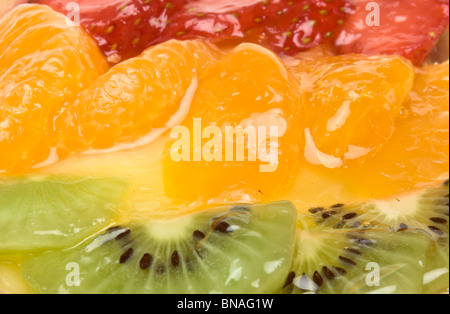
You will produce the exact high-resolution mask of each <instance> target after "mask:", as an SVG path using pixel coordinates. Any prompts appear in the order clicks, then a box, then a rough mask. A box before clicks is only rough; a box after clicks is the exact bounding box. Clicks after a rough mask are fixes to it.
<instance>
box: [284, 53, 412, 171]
mask: <svg viewBox="0 0 450 314" xmlns="http://www.w3.org/2000/svg"><path fill="white" fill-rule="evenodd" d="M291 70H292V71H293V73H294V74H295V75H296V77H297V78H298V79H299V81H300V84H301V86H302V87H303V89H304V90H305V96H306V97H305V98H306V99H307V102H306V104H307V110H306V114H307V116H306V119H305V120H306V122H307V127H306V128H305V129H304V131H303V132H304V133H305V136H306V140H305V142H306V145H305V151H304V155H305V158H306V160H307V161H308V162H309V163H311V164H314V165H323V166H325V167H327V168H340V167H343V166H345V167H347V166H348V165H349V164H351V163H355V162H356V163H362V162H364V161H365V160H367V159H368V157H372V156H374V155H375V154H376V153H377V152H378V151H379V150H380V149H381V148H382V147H383V145H385V144H386V143H387V142H388V141H389V140H390V139H391V137H392V135H393V134H394V131H395V121H396V119H397V117H398V116H399V115H400V112H401V110H402V109H403V106H404V105H405V102H406V101H407V99H408V95H409V92H410V91H411V89H412V86H413V82H414V68H413V67H412V66H411V64H410V63H409V62H408V61H407V60H406V59H403V58H399V57H382V56H381V57H366V56H361V55H349V56H339V57H325V58H314V59H313V58H309V59H304V60H302V61H300V63H299V64H298V65H296V66H294V67H291Z"/></svg>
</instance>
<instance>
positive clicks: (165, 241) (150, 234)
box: [23, 202, 297, 294]
mask: <svg viewBox="0 0 450 314" xmlns="http://www.w3.org/2000/svg"><path fill="white" fill-rule="evenodd" d="M296 217H297V212H296V209H295V207H294V206H293V205H292V204H291V203H289V202H279V203H273V204H268V205H252V206H234V207H223V208H217V209H211V210H207V211H204V212H198V213H194V214H190V215H186V216H182V217H179V218H176V219H172V220H165V221H164V220H161V221H156V220H153V221H134V222H132V223H131V224H129V225H127V226H116V227H113V228H110V229H108V230H107V231H106V232H104V233H103V234H101V235H99V236H98V237H97V238H95V239H93V240H92V241H88V242H85V243H83V244H82V245H79V246H77V247H75V248H71V249H69V250H65V251H52V252H46V253H43V254H37V255H32V256H30V258H28V259H26V260H25V262H24V268H23V273H24V276H25V278H26V279H27V280H28V282H29V283H30V284H31V286H32V287H33V288H34V289H35V290H36V291H37V292H40V293H87V294H117V293H119V294H129V293H133V294H150V293H151V294H155V293H156V294H161V293H171V294H173V293H199V294H204V293H232V294H241V293H245V294H248V293H277V292H278V291H279V290H280V289H281V288H282V287H283V285H284V283H285V278H286V277H287V275H288V273H289V270H290V266H291V262H292V257H293V251H294V244H295V234H296ZM68 265H69V266H70V265H75V266H76V269H78V270H79V277H78V279H77V277H76V276H73V277H71V275H73V274H71V273H70V269H71V268H70V267H69V268H67V267H68ZM68 270H69V271H68ZM68 276H69V277H68ZM67 278H72V279H77V280H75V281H73V280H72V281H69V283H68V282H67Z"/></svg>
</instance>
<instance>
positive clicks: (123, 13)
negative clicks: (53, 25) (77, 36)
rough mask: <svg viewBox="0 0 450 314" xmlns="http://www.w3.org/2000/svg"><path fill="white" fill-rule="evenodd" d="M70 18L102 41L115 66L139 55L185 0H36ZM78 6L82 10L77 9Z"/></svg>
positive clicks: (103, 47) (109, 58)
mask: <svg viewBox="0 0 450 314" xmlns="http://www.w3.org/2000/svg"><path fill="white" fill-rule="evenodd" d="M33 2H36V3H41V4H46V5H49V6H51V7H52V8H53V9H55V10H57V11H59V12H61V13H63V14H65V15H68V16H73V15H79V16H78V18H79V23H80V25H81V26H83V27H84V29H85V30H86V31H87V32H89V33H90V34H91V35H92V36H93V37H94V38H95V39H96V40H97V42H98V44H99V46H100V48H101V50H102V51H103V52H104V53H105V55H106V56H107V57H108V61H110V62H111V63H114V64H115V63H118V62H120V61H123V60H126V59H128V58H131V57H135V56H137V55H139V54H140V53H141V52H142V51H143V50H145V49H146V48H148V47H149V46H150V45H151V43H152V42H153V41H154V40H155V39H156V38H157V37H158V36H159V35H160V34H161V31H162V30H163V29H164V28H165V27H166V25H167V23H168V21H169V19H170V16H171V14H172V13H173V12H176V11H177V9H179V8H180V7H181V6H182V5H183V4H184V3H185V2H186V1H185V0H153V1H152V0H150V1H149V0H114V1H111V0H77V1H75V2H74V1H73V0H33ZM74 4H76V5H77V6H78V7H74Z"/></svg>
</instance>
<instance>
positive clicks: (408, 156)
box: [337, 62, 449, 198]
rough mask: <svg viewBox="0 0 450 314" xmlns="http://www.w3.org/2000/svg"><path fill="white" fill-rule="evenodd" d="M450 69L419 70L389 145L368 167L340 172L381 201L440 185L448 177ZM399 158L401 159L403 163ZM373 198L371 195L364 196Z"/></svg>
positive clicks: (366, 164)
mask: <svg viewBox="0 0 450 314" xmlns="http://www.w3.org/2000/svg"><path fill="white" fill-rule="evenodd" d="M448 78H449V65H448V62H446V63H443V64H437V65H431V66H427V67H423V68H420V69H418V70H417V74H416V79H415V83H414V87H413V89H412V91H411V93H410V100H409V101H408V102H407V103H406V104H405V106H404V110H403V111H402V113H401V115H400V116H399V117H398V118H397V121H396V130H395V132H394V134H393V136H392V138H391V140H390V141H389V142H388V143H386V144H385V145H384V147H383V148H382V149H381V150H380V151H379V152H378V154H376V155H375V156H374V157H373V158H371V159H368V160H367V161H366V163H365V164H364V165H361V166H358V167H353V168H351V169H347V171H340V172H339V173H338V174H337V177H339V178H343V177H345V178H347V179H348V180H351V182H352V184H351V185H352V186H351V187H350V188H351V189H352V190H353V191H355V192H356V193H357V194H358V195H361V194H362V193H364V192H362V191H361V190H359V191H358V186H361V187H363V188H364V190H365V191H370V193H371V194H372V193H373V194H375V195H377V196H376V197H377V198H380V197H384V196H389V195H393V194H401V193H404V192H406V191H408V190H411V189H417V188H421V187H425V186H427V185H430V184H436V183H437V182H439V181H442V180H445V179H446V178H448V173H449V158H448V152H449V79H448ZM399 156H401V158H400V157H399ZM363 197H373V195H370V194H368V195H363Z"/></svg>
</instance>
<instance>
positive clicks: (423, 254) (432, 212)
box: [287, 181, 449, 293]
mask: <svg viewBox="0 0 450 314" xmlns="http://www.w3.org/2000/svg"><path fill="white" fill-rule="evenodd" d="M448 193H449V187H448V181H446V182H445V183H444V184H443V185H442V186H439V187H435V188H431V189H428V190H425V191H420V192H415V193H412V194H409V195H401V196H397V197H395V198H393V199H392V200H378V201H373V202H368V203H362V204H358V205H356V204H335V205H333V206H331V207H328V208H325V207H315V208H311V209H310V210H309V211H310V214H309V215H304V216H301V217H300V218H299V223H298V224H299V229H300V230H299V233H298V241H297V253H296V256H295V257H294V267H293V272H294V273H295V275H291V277H290V281H289V283H291V282H292V283H293V284H294V285H288V288H287V290H288V291H292V290H295V291H297V292H317V293H423V292H425V293H439V292H442V291H443V290H444V289H446V288H448V275H449V258H448V250H449V249H448V248H449V243H448V237H449V236H448V213H449V207H448V202H449V195H448ZM373 275H375V277H373ZM294 278H295V279H294ZM375 279H378V280H377V281H378V284H376V283H377V282H374V281H373V280H375ZM372 284H375V285H373V286H372Z"/></svg>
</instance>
